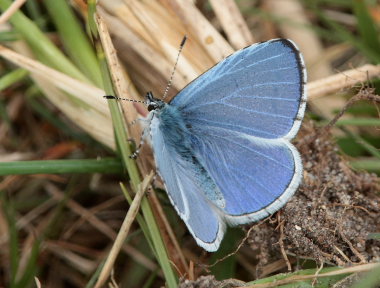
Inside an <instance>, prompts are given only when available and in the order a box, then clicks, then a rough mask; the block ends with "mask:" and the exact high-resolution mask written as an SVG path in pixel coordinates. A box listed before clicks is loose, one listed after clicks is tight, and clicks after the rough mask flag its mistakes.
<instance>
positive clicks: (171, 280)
mask: <svg viewBox="0 0 380 288" xmlns="http://www.w3.org/2000/svg"><path fill="white" fill-rule="evenodd" d="M91 4H92V5H95V3H94V2H91ZM89 5H90V2H89ZM89 11H90V12H91V11H95V8H94V7H92V8H91V7H89ZM88 19H94V15H93V14H89V16H88ZM91 29H92V28H91ZM93 37H94V42H95V47H96V52H97V56H98V59H99V63H100V68H101V72H102V78H103V83H104V90H105V92H106V95H115V92H114V89H113V85H112V81H111V77H110V72H109V70H108V64H107V60H106V59H105V55H104V51H103V48H102V46H101V43H100V42H99V38H98V33H97V31H93ZM108 104H109V108H110V112H111V117H112V123H113V125H114V132H115V138H116V143H117V148H118V151H119V153H120V156H121V159H122V161H123V163H124V165H125V167H126V169H127V171H128V175H129V177H130V179H131V184H132V188H133V190H134V191H137V189H138V185H139V183H140V175H139V171H138V169H137V165H136V162H135V161H134V160H132V159H131V158H130V157H129V156H130V155H131V154H132V151H131V148H130V146H129V145H128V144H127V143H128V135H127V130H126V127H125V123H124V118H123V115H122V113H121V111H120V109H119V105H118V103H117V101H114V100H111V101H108ZM141 210H142V214H143V216H144V219H145V221H146V223H147V226H148V227H149V233H150V236H151V237H150V238H151V240H152V244H153V245H152V246H153V248H154V249H153V252H154V254H155V255H156V257H157V260H158V262H159V264H160V267H161V269H162V271H163V273H164V275H165V280H166V283H167V286H168V287H169V288H174V287H177V277H176V276H175V274H174V271H173V269H172V267H171V264H170V260H169V258H168V255H167V251H166V247H165V245H164V242H163V240H162V238H161V234H160V230H159V228H158V225H157V223H156V220H155V217H154V215H153V212H152V209H151V207H150V204H149V202H148V200H147V198H146V197H144V198H143V199H142V201H141Z"/></svg>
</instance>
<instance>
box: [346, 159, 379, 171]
mask: <svg viewBox="0 0 380 288" xmlns="http://www.w3.org/2000/svg"><path fill="white" fill-rule="evenodd" d="M350 165H351V166H352V167H353V168H354V169H358V170H366V171H368V172H374V173H377V174H380V160H379V159H371V160H355V161H351V162H350Z"/></svg>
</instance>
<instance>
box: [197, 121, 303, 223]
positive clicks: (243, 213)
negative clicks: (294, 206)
mask: <svg viewBox="0 0 380 288" xmlns="http://www.w3.org/2000/svg"><path fill="white" fill-rule="evenodd" d="M192 131H193V139H192V143H193V149H194V153H195V155H196V156H197V158H198V159H201V162H202V165H204V167H205V168H206V170H207V172H208V173H209V175H210V176H211V177H212V178H213V180H214V181H215V183H216V185H217V186H218V187H219V189H220V191H221V193H222V195H223V197H224V201H225V207H219V209H221V210H222V211H223V216H224V217H225V219H226V221H227V222H228V223H230V224H231V225H238V224H245V223H249V222H254V221H257V220H259V219H262V218H264V217H266V216H268V215H271V214H273V213H274V212H275V211H277V210H278V209H280V208H281V207H282V206H283V205H284V204H285V203H286V202H287V201H288V200H289V198H290V197H291V196H292V195H293V194H294V192H295V191H296V189H297V187H298V185H299V183H300V181H301V178H302V163H301V159H300V156H299V153H298V152H297V150H296V148H295V147H294V146H293V145H292V144H291V143H290V142H289V141H287V140H285V139H273V140H269V139H262V138H258V137H253V136H249V135H244V134H242V133H237V132H233V133H231V131H229V130H226V129H224V128H214V129H211V130H210V129H209V127H207V126H196V127H194V126H193V128H192Z"/></svg>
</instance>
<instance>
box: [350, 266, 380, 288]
mask: <svg viewBox="0 0 380 288" xmlns="http://www.w3.org/2000/svg"><path fill="white" fill-rule="evenodd" d="M360 278H361V279H360V280H359V281H357V282H356V283H355V284H354V285H353V286H352V287H351V288H362V287H365V288H378V287H380V266H379V267H377V268H375V269H373V270H372V271H370V272H367V273H365V274H364V275H362V276H361V277H360Z"/></svg>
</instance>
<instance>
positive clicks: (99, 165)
mask: <svg viewBox="0 0 380 288" xmlns="http://www.w3.org/2000/svg"><path fill="white" fill-rule="evenodd" d="M122 172H123V167H122V165H121V162H120V160H119V159H116V158H105V159H99V160H97V159H81V160H35V161H15V162H0V176H5V175H26V174H64V173H76V174H78V173H115V174H120V173H122Z"/></svg>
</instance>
